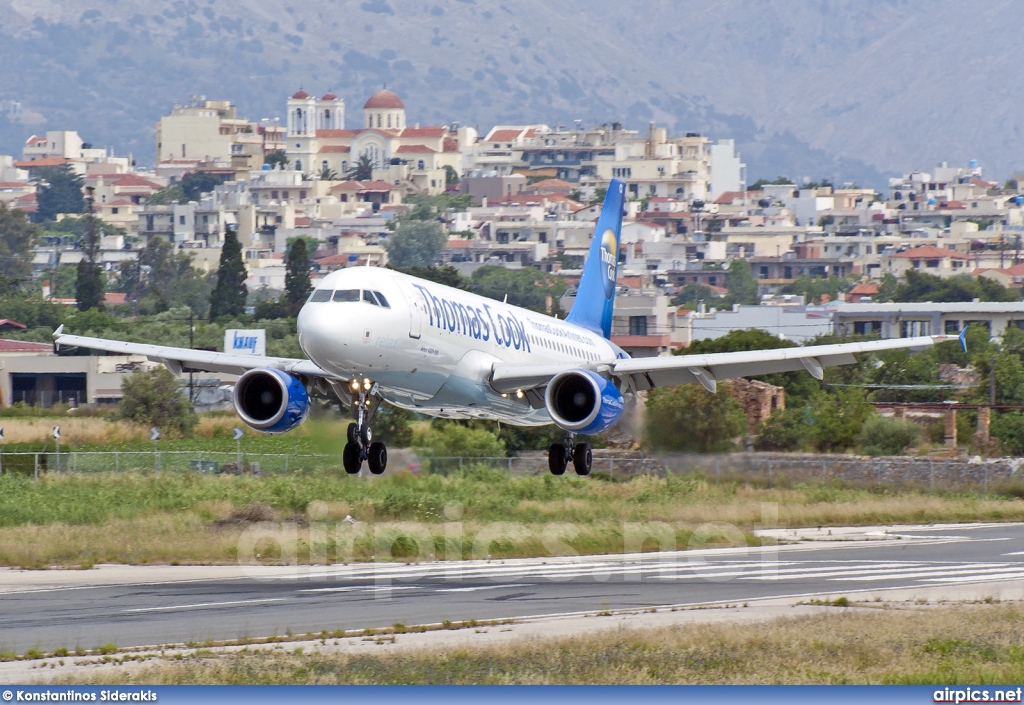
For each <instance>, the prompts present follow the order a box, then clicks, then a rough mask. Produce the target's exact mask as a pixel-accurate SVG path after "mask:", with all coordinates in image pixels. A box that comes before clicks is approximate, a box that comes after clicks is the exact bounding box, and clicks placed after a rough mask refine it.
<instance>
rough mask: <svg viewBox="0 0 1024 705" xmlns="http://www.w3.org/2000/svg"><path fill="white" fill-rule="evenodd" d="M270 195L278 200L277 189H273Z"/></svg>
mask: <svg viewBox="0 0 1024 705" xmlns="http://www.w3.org/2000/svg"><path fill="white" fill-rule="evenodd" d="M270 197H271V198H273V199H274V200H277V191H271V192H270Z"/></svg>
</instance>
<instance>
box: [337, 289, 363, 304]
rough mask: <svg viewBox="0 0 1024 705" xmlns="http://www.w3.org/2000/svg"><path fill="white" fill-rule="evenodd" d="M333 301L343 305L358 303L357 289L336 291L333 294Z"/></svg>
mask: <svg viewBox="0 0 1024 705" xmlns="http://www.w3.org/2000/svg"><path fill="white" fill-rule="evenodd" d="M334 300H335V301H341V302H343V303H347V302H352V301H358V300H359V289H338V290H337V291H336V292H334Z"/></svg>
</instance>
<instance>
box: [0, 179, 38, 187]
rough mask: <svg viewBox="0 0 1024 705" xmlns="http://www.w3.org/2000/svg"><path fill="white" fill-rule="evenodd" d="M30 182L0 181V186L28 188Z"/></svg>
mask: <svg viewBox="0 0 1024 705" xmlns="http://www.w3.org/2000/svg"><path fill="white" fill-rule="evenodd" d="M29 186H31V184H26V183H25V182H23V181H0V188H28V187H29Z"/></svg>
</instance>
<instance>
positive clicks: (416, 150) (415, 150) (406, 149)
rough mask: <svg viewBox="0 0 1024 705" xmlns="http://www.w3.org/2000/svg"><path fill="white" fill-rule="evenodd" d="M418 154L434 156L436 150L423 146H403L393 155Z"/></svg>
mask: <svg viewBox="0 0 1024 705" xmlns="http://www.w3.org/2000/svg"><path fill="white" fill-rule="evenodd" d="M408 152H413V153H420V154H435V153H437V150H436V149H431V148H430V147H428V146H427V145H425V144H403V145H402V146H401V147H399V148H398V149H396V150H395V153H396V154H398V153H408Z"/></svg>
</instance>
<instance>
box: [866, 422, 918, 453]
mask: <svg viewBox="0 0 1024 705" xmlns="http://www.w3.org/2000/svg"><path fill="white" fill-rule="evenodd" d="M920 438H921V427H920V426H918V425H917V424H915V423H910V422H907V421H901V420H900V419H894V418H889V417H886V416H872V417H871V418H869V419H868V420H867V421H865V422H864V426H863V427H862V428H861V431H860V435H859V436H858V437H857V446H858V447H859V448H860V450H861V452H863V453H866V454H867V455H903V451H905V450H906V449H907V448H909V447H911V446H912V445H914V444H915V443H917V441H918V440H919V439H920Z"/></svg>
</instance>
